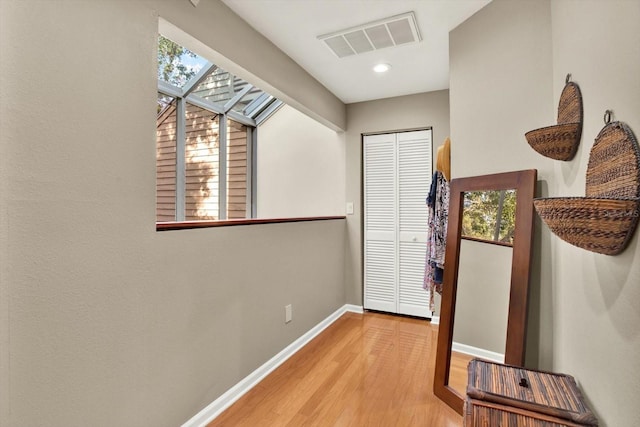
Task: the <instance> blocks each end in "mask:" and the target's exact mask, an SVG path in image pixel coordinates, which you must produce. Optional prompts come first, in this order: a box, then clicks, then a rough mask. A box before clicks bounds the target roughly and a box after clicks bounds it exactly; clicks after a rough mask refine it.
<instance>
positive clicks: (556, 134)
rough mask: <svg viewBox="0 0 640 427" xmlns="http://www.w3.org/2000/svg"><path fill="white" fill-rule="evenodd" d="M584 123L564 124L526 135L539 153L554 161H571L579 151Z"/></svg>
mask: <svg viewBox="0 0 640 427" xmlns="http://www.w3.org/2000/svg"><path fill="white" fill-rule="evenodd" d="M581 133H582V123H563V124H561V125H553V126H547V127H544V128H540V129H535V130H531V131H529V132H527V133H525V134H524V136H525V138H527V142H528V143H529V145H530V146H531V148H533V149H534V150H536V151H537V152H538V153H540V154H542V155H543V156H545V157H549V158H551V159H554V160H571V159H573V157H574V156H575V155H576V151H578V142H579V141H580V134H581Z"/></svg>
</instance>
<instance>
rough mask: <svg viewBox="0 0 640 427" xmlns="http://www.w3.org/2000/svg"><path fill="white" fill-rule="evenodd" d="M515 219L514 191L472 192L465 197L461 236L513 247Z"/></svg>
mask: <svg viewBox="0 0 640 427" xmlns="http://www.w3.org/2000/svg"><path fill="white" fill-rule="evenodd" d="M498 215H499V216H498ZM515 219H516V192H515V190H503V191H471V192H467V193H465V195H464V213H463V215H462V236H466V237H472V238H475V239H482V240H489V241H499V242H502V243H509V244H513V232H514V230H515Z"/></svg>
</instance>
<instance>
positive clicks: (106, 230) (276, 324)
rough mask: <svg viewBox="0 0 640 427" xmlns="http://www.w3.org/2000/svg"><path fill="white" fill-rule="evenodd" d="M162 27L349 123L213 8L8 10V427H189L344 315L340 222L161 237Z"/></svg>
mask: <svg viewBox="0 0 640 427" xmlns="http://www.w3.org/2000/svg"><path fill="white" fill-rule="evenodd" d="M158 15H162V16H163V17H165V18H166V19H168V20H170V21H172V22H175V23H177V24H178V25H184V26H185V28H186V27H188V28H193V30H194V34H196V35H197V36H198V37H200V39H201V40H202V41H203V42H204V43H211V44H212V48H219V49H220V50H221V51H222V50H225V49H226V50H225V53H229V55H230V56H231V54H232V53H234V52H236V53H237V54H238V57H237V58H234V59H235V60H237V61H238V62H239V63H241V64H242V65H243V66H246V67H250V66H251V65H252V64H253V65H255V63H260V64H261V68H260V69H259V70H261V71H264V72H265V73H266V74H265V76H264V77H263V78H264V79H265V80H270V81H272V84H273V85H282V86H281V91H282V92H283V93H286V94H289V96H291V97H294V96H297V97H298V104H305V103H306V104H307V105H309V108H315V109H316V111H319V112H320V113H319V114H320V115H323V114H324V115H325V116H326V119H325V121H334V122H336V125H338V126H340V122H341V121H344V106H342V112H343V117H342V119H341V118H340V110H341V108H340V105H342V104H341V103H339V102H337V103H336V102H335V100H336V99H335V97H333V96H332V95H330V94H329V93H328V92H327V91H326V90H325V89H323V88H321V86H319V85H318V84H312V83H306V82H310V81H311V78H310V76H309V75H308V74H306V73H305V72H304V71H303V70H302V69H301V68H300V67H297V66H295V64H292V61H291V60H290V59H289V58H287V57H286V56H284V54H282V53H281V52H279V51H277V50H275V49H274V47H273V46H271V45H269V44H268V43H267V42H265V41H264V40H262V39H261V38H259V37H257V36H256V34H257V33H255V32H254V31H252V30H250V29H248V28H247V27H246V24H244V27H243V26H242V22H243V21H240V20H239V19H238V18H237V17H236V18H233V16H230V15H229V11H228V10H227V9H226V7H224V6H222V5H221V4H220V3H219V2H215V1H213V2H212V1H202V2H201V3H200V7H198V8H197V9H195V8H193V7H192V6H191V4H190V3H189V2H188V1H179V2H178V1H172V2H163V1H158V2H154V1H146V2H141V1H140V2H124V1H120V0H116V1H99V2H84V1H55V2H54V1H38V2H18V1H5V0H3V1H0V55H1V57H0V117H1V119H0V138H1V144H0V150H1V151H0V154H1V155H0V162H1V163H0V186H2V187H1V188H2V192H1V195H2V199H1V203H0V242H2V243H1V244H0V396H1V400H0V402H1V407H0V424H1V425H2V426H30V427H31V426H65V427H68V426H87V425H92V426H143V425H153V426H176V425H180V424H181V423H183V422H185V421H186V420H188V419H189V418H190V417H192V416H193V415H195V414H196V413H197V412H198V411H199V410H200V409H202V408H203V407H204V406H206V405H207V404H209V403H210V402H212V401H213V400H214V399H215V398H217V397H218V396H219V395H220V394H222V393H223V392H224V391H226V390H227V389H228V388H229V387H231V386H233V385H234V384H235V383H237V382H238V381H239V380H241V379H242V378H243V377H245V376H246V375H247V374H249V373H250V372H252V371H253V370H254V369H255V368H257V367H258V366H260V365H261V364H262V363H264V362H265V361H266V360H268V359H269V358H270V357H272V356H274V355H275V354H277V353H278V352H279V351H281V350H282V349H283V348H284V347H285V346H287V345H288V344H290V343H291V342H292V341H294V340H295V339H296V338H298V337H299V336H300V335H301V334H303V333H304V332H306V331H308V330H309V329H310V328H311V327H313V326H315V325H316V324H317V323H318V322H320V321H321V320H323V319H325V318H326V317H327V316H328V315H329V314H331V313H332V312H334V311H335V310H336V309H338V308H339V307H341V306H342V305H343V304H344V303H345V295H344V294H345V292H344V284H343V277H344V274H343V270H344V268H343V265H344V261H343V258H344V241H345V235H346V225H345V221H344V220H336V221H325V222H317V223H296V224H277V225H257V226H245V227H232V228H214V229H206V230H187V231H170V232H160V233H158V232H156V231H155V174H154V171H155V98H156V64H155V56H156V52H155V50H156V40H157V39H156V37H157V30H158ZM231 21H233V23H234V25H236V26H235V27H234V29H235V32H233V33H231V32H230V29H229V28H228V25H231V24H230V22H231ZM238 25H239V27H238ZM225 31H226V32H227V33H225V34H226V36H224V37H225V38H224V42H225V44H224V46H217V45H215V44H214V42H215V41H216V40H218V33H222V32H225ZM220 37H223V36H222V35H220ZM242 55H244V56H246V57H244V56H242ZM262 55H267V56H268V58H269V60H268V61H264V60H265V57H263V56H262ZM241 56H242V57H241ZM243 61H244V62H243ZM263 61H264V62H263ZM279 61H284V62H283V63H280V62H279ZM278 67H284V68H278ZM276 68H277V69H276ZM280 72H283V74H285V75H286V76H287V78H289V79H290V80H291V82H290V84H289V85H288V84H285V83H286V82H284V81H282V80H283V79H282V78H281V79H280V80H278V79H276V78H275V77H274V75H277V74H278V73H280ZM298 85H300V86H298ZM311 100H313V101H311ZM319 100H323V101H319ZM319 104H323V105H324V107H322V106H320V105H319ZM335 105H337V106H338V108H332V106H335ZM323 110H324V113H323V112H322V111H323ZM329 110H331V114H329V113H328V111H329ZM336 114H337V115H336ZM343 125H344V123H343V124H342V126H343ZM338 167H340V168H342V167H343V166H342V165H340V166H338ZM274 248H276V249H275V250H274ZM286 304H293V322H292V323H290V324H287V325H285V324H284V306H285V305H286Z"/></svg>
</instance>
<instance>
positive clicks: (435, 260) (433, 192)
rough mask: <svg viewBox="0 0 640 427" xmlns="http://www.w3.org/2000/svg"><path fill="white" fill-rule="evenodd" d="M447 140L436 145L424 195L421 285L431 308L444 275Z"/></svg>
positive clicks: (446, 213)
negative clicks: (424, 249)
mask: <svg viewBox="0 0 640 427" xmlns="http://www.w3.org/2000/svg"><path fill="white" fill-rule="evenodd" d="M450 144H451V142H450V140H449V138H447V139H446V140H445V143H444V144H443V145H442V146H441V147H440V148H438V157H437V163H436V172H435V173H434V174H433V179H432V181H431V188H430V190H429V195H428V197H427V215H428V228H427V257H426V258H427V259H426V263H425V264H426V265H425V275H424V288H425V289H427V290H429V296H430V300H429V309H430V310H431V311H434V310H435V303H434V301H435V299H434V292H438V293H439V294H442V279H443V276H444V261H445V260H444V256H445V249H446V240H447V222H448V219H449V177H450V171H451V154H450V153H451V151H450Z"/></svg>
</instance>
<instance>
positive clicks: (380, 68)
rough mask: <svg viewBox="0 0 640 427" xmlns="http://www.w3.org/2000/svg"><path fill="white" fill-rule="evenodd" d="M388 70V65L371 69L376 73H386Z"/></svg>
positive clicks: (380, 65)
mask: <svg viewBox="0 0 640 427" xmlns="http://www.w3.org/2000/svg"><path fill="white" fill-rule="evenodd" d="M390 69H391V65H390V64H376V66H374V67H373V71H375V72H376V73H386V72H387V71H389V70H390Z"/></svg>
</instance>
